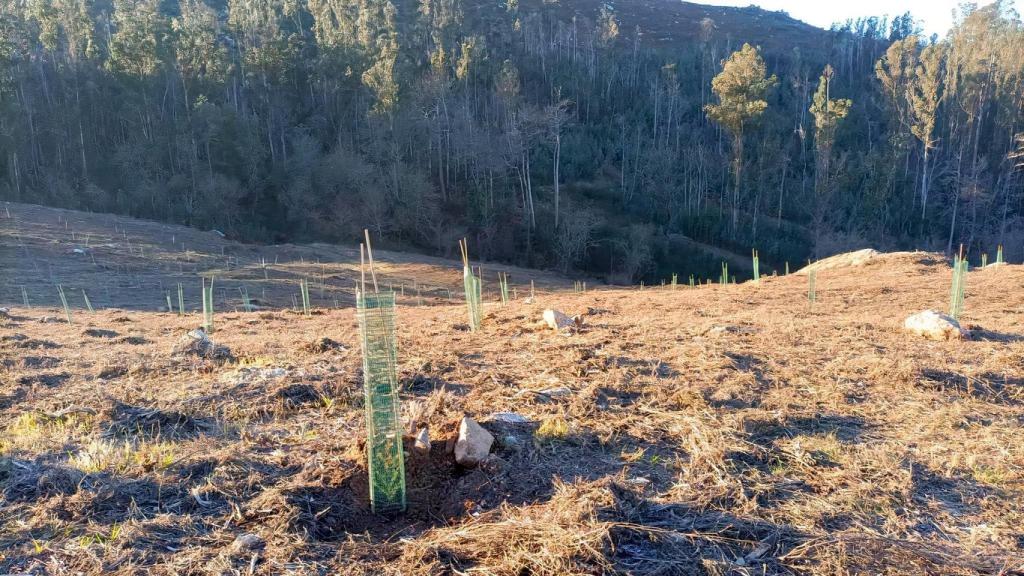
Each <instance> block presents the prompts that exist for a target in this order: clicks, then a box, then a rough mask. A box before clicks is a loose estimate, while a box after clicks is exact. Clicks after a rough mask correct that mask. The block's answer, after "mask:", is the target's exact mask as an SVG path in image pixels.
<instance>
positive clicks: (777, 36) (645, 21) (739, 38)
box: [521, 0, 831, 53]
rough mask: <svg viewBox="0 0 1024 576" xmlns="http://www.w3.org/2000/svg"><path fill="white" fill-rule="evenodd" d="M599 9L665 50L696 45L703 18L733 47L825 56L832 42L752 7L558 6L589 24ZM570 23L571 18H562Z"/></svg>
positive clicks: (621, 1)
mask: <svg viewBox="0 0 1024 576" xmlns="http://www.w3.org/2000/svg"><path fill="white" fill-rule="evenodd" d="M541 3H542V0H530V1H523V2H521V6H524V7H527V8H533V9H539V7H540V5H541ZM602 6H609V7H610V8H611V9H612V10H613V11H614V13H615V15H616V17H617V18H619V20H620V29H621V31H622V32H623V34H625V35H626V36H627V37H628V38H632V37H633V35H634V31H635V30H636V28H637V27H639V28H640V33H641V34H642V35H643V40H644V42H645V43H648V42H649V43H651V44H653V45H654V46H660V47H665V48H671V47H674V46H676V47H678V46H679V45H680V44H682V43H683V42H689V41H694V40H699V39H700V38H701V36H702V33H703V22H704V19H705V18H708V19H710V22H709V24H710V25H711V26H712V29H711V31H710V32H711V33H712V34H714V35H715V36H717V37H720V38H728V39H729V40H730V41H731V42H732V44H733V46H734V48H738V47H739V46H741V45H742V44H743V43H744V42H749V43H750V44H753V45H759V46H764V47H766V48H772V49H791V48H793V47H799V48H801V49H803V50H813V51H817V52H821V53H827V51H828V46H829V39H830V37H831V36H830V34H829V33H828V32H827V31H826V30H822V29H821V28H818V27H816V26H812V25H810V24H807V23H806V22H802V21H800V20H797V19H795V18H792V17H790V16H789V15H788V14H785V13H783V12H773V11H770V10H764V9H762V8H758V7H757V6H753V5H751V6H747V7H745V8H737V7H732V6H712V5H708V4H697V3H694V2H682V1H678V0H618V1H616V0H573V1H571V2H568V1H566V2H561V3H560V5H559V7H560V8H561V9H562V10H564V11H565V12H566V15H567V16H569V14H575V15H577V16H585V17H586V18H588V19H589V20H590V21H596V19H597V15H598V12H599V11H600V10H601V7H602ZM569 19H571V16H569V17H567V18H566V20H569Z"/></svg>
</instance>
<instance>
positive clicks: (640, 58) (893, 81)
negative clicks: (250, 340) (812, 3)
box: [0, 0, 1024, 282]
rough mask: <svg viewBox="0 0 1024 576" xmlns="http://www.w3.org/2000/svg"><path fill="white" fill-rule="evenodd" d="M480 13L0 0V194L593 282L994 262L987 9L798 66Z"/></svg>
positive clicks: (860, 41)
mask: <svg viewBox="0 0 1024 576" xmlns="http://www.w3.org/2000/svg"><path fill="white" fill-rule="evenodd" d="M492 4H493V5H492ZM498 4H499V3H497V2H492V3H486V4H480V3H477V2H471V0H391V1H388V0H226V1H225V0H206V1H205V2H204V0H164V1H160V0H0V198H6V199H12V200H19V201H25V202H35V203H42V204H49V205H55V206H62V207H70V208H78V209H87V210H93V211H110V212H118V213H126V214H131V215H135V216H140V217H146V218H154V219H160V220H166V221H173V222H181V223H186V224H189V225H192V226H197V227H200V228H217V229H220V230H223V231H225V232H228V233H230V234H233V235H235V236H237V237H240V238H244V239H249V240H258V241H275V242H276V241H286V240H287V241H309V240H320V241H342V242H353V241H357V239H358V238H359V232H360V231H361V230H362V228H363V227H368V228H370V229H371V231H373V232H374V233H375V234H378V235H379V236H380V237H381V238H382V239H383V240H384V242H386V243H387V244H390V245H392V246H415V247H418V248H420V249H422V250H427V251H430V252H436V253H442V254H450V253H451V252H452V251H453V250H454V247H455V246H456V240H457V239H458V238H461V237H462V236H468V237H469V238H470V239H471V240H470V249H471V250H472V251H473V253H474V254H473V255H474V257H476V256H480V257H483V258H488V259H501V260H508V261H513V262H515V263H517V264H521V265H528V266H538V267H554V268H559V269H561V270H565V271H569V270H572V269H580V270H587V271H589V272H591V273H596V274H601V275H605V276H607V277H608V278H609V279H611V280H614V281H620V282H622V281H634V280H638V279H643V278H646V279H648V281H651V280H652V279H654V278H659V277H665V276H667V275H668V274H669V273H670V272H673V271H675V272H679V273H681V274H684V275H685V274H689V273H696V274H698V275H699V276H711V275H713V274H714V273H715V270H717V269H718V261H719V260H721V258H722V257H723V254H725V255H726V257H728V253H735V254H739V255H748V254H749V251H750V249H751V248H752V247H756V248H758V249H759V250H760V253H761V257H762V262H765V264H762V270H763V269H764V268H765V267H768V268H769V269H771V268H774V267H776V266H777V267H778V268H779V269H780V270H781V268H782V264H783V262H784V261H790V262H793V263H794V264H795V263H797V262H800V261H803V260H805V259H807V258H813V257H816V256H820V255H825V254H827V253H830V252H834V251H837V250H842V249H847V248H853V247H863V246H865V245H874V246H876V247H879V248H886V249H893V248H927V249H938V250H946V251H949V250H952V249H953V248H954V247H956V246H958V245H959V244H961V243H963V244H965V245H966V246H967V247H968V248H969V249H971V250H973V251H975V253H977V251H980V250H988V251H990V252H991V251H993V250H994V247H995V244H996V243H1000V242H1001V243H1004V244H1007V251H1008V252H1007V253H1008V255H1009V256H1017V257H1019V255H1020V248H1021V244H1022V240H1024V232H1022V228H1024V227H1022V226H1021V215H1022V205H1021V198H1022V194H1021V192H1022V191H1021V187H1022V183H1021V176H1020V174H1019V172H1020V171H1019V170H1014V162H1015V160H1014V151H1015V149H1019V146H1021V145H1022V144H1019V142H1020V136H1019V134H1020V133H1021V131H1022V130H1024V128H1022V122H1024V28H1022V26H1021V22H1020V20H1019V18H1018V17H1017V15H1016V14H1015V13H1013V12H1012V11H1010V10H1009V9H1008V8H1007V7H1006V5H1005V4H1002V3H999V2H997V3H996V4H993V5H990V6H988V7H985V8H980V9H975V8H970V7H966V8H964V9H963V10H962V13H961V14H960V16H959V18H958V19H957V24H956V26H955V27H954V29H953V30H951V31H950V32H949V34H948V35H947V36H946V37H945V38H930V39H925V38H922V37H919V36H918V35H916V34H915V32H916V30H915V26H914V22H913V20H912V18H911V17H910V16H909V15H907V16H903V17H900V18H897V19H895V20H893V21H892V22H887V21H885V20H881V19H865V20H862V21H858V22H851V23H847V24H846V25H843V26H837V27H834V28H833V30H831V31H828V32H825V31H818V32H816V33H820V36H821V44H822V45H821V49H820V50H817V51H813V52H812V51H810V50H808V49H803V50H801V49H799V48H791V47H789V48H779V46H787V42H786V39H785V38H781V39H776V40H777V41H776V42H772V43H771V46H768V45H766V46H764V47H763V48H757V47H749V46H746V47H744V46H742V43H743V40H744V38H743V37H742V35H741V34H737V33H736V32H735V31H730V32H729V33H723V32H722V31H721V30H720V29H719V27H718V26H717V25H716V22H715V21H714V20H713V19H710V18H706V19H705V20H704V21H702V22H701V27H700V30H701V31H700V33H699V34H696V35H692V37H681V38H674V39H673V41H672V42H664V41H661V42H655V41H653V40H651V41H648V40H647V39H646V38H645V36H644V34H643V30H642V29H638V28H637V27H633V28H632V29H626V28H627V27H626V26H624V25H622V24H621V22H624V21H626V20H627V18H625V17H626V16H627V15H626V14H619V13H616V11H615V10H613V9H611V8H609V7H607V6H602V7H600V8H599V6H600V5H599V4H596V3H594V4H593V6H591V7H592V8H593V10H592V11H591V12H587V13H583V12H586V10H579V11H575V10H571V9H569V8H567V6H568V5H569V4H571V3H569V2H568V0H562V3H561V4H560V3H559V2H557V1H551V0H546V1H545V2H543V3H541V2H535V3H531V4H530V5H529V6H527V5H526V2H525V0H524V3H523V5H522V6H520V4H519V2H518V1H517V0H507V2H504V3H503V4H504V5H502V6H499V5H498ZM583 4H586V3H584V2H580V5H583ZM617 10H628V4H624V3H620V4H619V7H618V8H617ZM762 14H767V15H769V16H775V17H778V18H784V16H783V15H781V14H775V15H772V14H770V13H762ZM769 21H770V20H769ZM752 22H753V21H752ZM751 25H752V26H753V25H754V24H751ZM761 32H762V35H763V32H764V31H763V30H762V31H761ZM802 40H806V39H802ZM798 44H800V45H803V43H797V42H793V43H790V44H788V46H796V45H798ZM773 46H774V47H773ZM716 76H718V78H716ZM702 244H703V245H710V246H713V247H715V248H716V249H717V251H716V252H714V255H712V252H709V251H705V250H703V249H701V245H702ZM743 258H745V256H743Z"/></svg>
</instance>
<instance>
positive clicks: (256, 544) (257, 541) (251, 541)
mask: <svg viewBox="0 0 1024 576" xmlns="http://www.w3.org/2000/svg"><path fill="white" fill-rule="evenodd" d="M231 546H232V548H234V549H235V550H237V551H239V552H241V551H244V550H257V549H259V548H262V547H263V538H260V537H259V536H257V535H255V534H252V533H246V534H239V535H238V537H237V538H235V541H234V542H233V543H232V545H231Z"/></svg>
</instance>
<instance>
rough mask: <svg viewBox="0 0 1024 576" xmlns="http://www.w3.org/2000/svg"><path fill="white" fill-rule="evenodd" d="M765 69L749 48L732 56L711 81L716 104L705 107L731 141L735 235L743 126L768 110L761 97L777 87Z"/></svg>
mask: <svg viewBox="0 0 1024 576" xmlns="http://www.w3.org/2000/svg"><path fill="white" fill-rule="evenodd" d="M766 74H767V69H766V67H765V63H764V60H762V59H761V55H760V54H759V53H758V51H757V49H756V48H754V47H752V46H751V45H750V44H744V45H743V48H741V49H740V50H738V51H736V52H733V54H732V55H731V56H729V58H728V59H727V60H725V61H723V62H722V71H721V72H720V73H719V74H718V75H717V76H715V78H714V80H712V81H711V89H712V90H713V91H714V92H715V94H716V95H718V100H719V102H718V104H708V105H707V106H705V108H704V109H705V111H706V112H707V115H708V117H709V118H711V119H712V120H714V121H715V122H717V123H718V124H720V125H721V126H722V127H723V128H725V129H726V130H728V131H729V132H730V133H732V137H733V147H732V152H733V177H734V188H733V202H732V227H733V233H734V234H735V232H736V228H737V226H738V219H739V203H740V182H741V178H742V177H741V173H742V170H743V135H744V130H745V129H746V127H747V125H749V124H750V123H751V122H752V121H753V120H754V119H756V118H757V117H758V116H760V115H761V114H763V113H764V111H765V110H766V109H767V108H768V101H767V100H765V94H766V93H767V91H768V89H769V88H771V87H772V86H774V85H775V84H776V83H777V79H776V77H775V75H774V74H773V75H771V76H769V77H766V76H765V75H766Z"/></svg>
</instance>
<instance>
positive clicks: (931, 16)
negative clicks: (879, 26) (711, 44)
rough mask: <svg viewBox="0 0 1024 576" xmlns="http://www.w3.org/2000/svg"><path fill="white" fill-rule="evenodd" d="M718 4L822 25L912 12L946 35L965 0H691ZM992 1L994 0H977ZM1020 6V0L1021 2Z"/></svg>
mask: <svg viewBox="0 0 1024 576" xmlns="http://www.w3.org/2000/svg"><path fill="white" fill-rule="evenodd" d="M690 1H691V2H697V3H698V4H712V5H716V6H750V5H751V4H753V5H755V6H760V7H761V8H764V9H765V10H785V11H786V12H788V13H789V15H790V16H792V17H794V18H796V19H798V20H803V21H804V22H807V23H808V24H813V25H815V26H819V27H821V28H828V27H829V26H830V25H832V23H833V22H842V21H845V20H847V19H848V18H852V19H854V20H856V19H857V18H859V17H864V16H884V15H889V16H890V17H892V16H899V15H901V14H903V13H904V12H907V11H909V12H910V13H911V14H912V15H913V16H914V18H916V19H917V20H918V21H919V24H920V26H921V28H922V29H923V30H924V33H925V34H926V35H931V34H932V33H936V34H938V35H940V36H942V35H945V33H946V31H947V30H949V28H950V27H951V26H952V25H953V10H955V9H956V7H957V6H958V5H959V4H960V3H961V1H962V0H690ZM976 2H977V4H979V5H985V4H990V3H991V0H976ZM1017 4H1018V5H1019V4H1020V2H1019V1H1018V2H1017Z"/></svg>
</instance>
